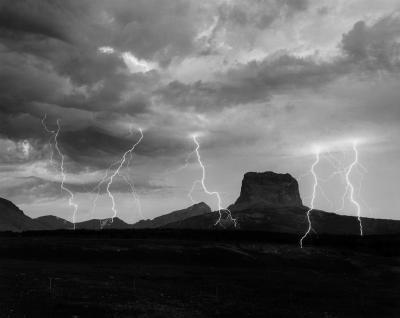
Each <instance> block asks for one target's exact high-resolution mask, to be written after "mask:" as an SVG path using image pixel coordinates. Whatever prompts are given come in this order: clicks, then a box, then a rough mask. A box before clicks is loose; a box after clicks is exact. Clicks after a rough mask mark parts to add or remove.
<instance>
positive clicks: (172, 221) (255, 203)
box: [0, 172, 400, 235]
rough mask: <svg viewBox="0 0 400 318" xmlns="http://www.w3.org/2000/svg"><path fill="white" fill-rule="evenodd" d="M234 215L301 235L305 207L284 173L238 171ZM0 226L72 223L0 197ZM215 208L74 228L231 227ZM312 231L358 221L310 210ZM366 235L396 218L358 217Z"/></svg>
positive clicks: (393, 226)
mask: <svg viewBox="0 0 400 318" xmlns="http://www.w3.org/2000/svg"><path fill="white" fill-rule="evenodd" d="M229 210H230V211H231V213H232V216H233V217H234V218H236V220H237V223H238V226H237V228H236V229H237V230H254V231H270V232H282V233H294V234H303V233H304V232H305V231H306V230H307V227H308V223H307V219H306V217H305V215H306V212H307V210H308V207H306V206H304V205H303V203H302V200H301V197H300V193H299V186H298V183H297V181H296V179H294V178H293V177H292V176H291V175H290V174H278V173H274V172H263V173H257V172H248V173H246V174H245V175H244V177H243V181H242V186H241V191H240V195H239V198H238V199H237V200H236V202H235V203H234V204H232V205H230V206H229ZM0 211H1V212H0V230H2V231H27V230H55V229H73V228H74V226H73V224H72V223H70V222H68V221H66V220H63V219H61V218H59V217H55V216H51V215H47V216H43V217H39V218H36V219H31V218H29V217H28V216H26V215H24V214H23V212H22V211H21V210H19V209H18V208H17V207H16V206H15V205H14V204H12V203H11V202H10V201H7V200H4V199H2V200H1V201H0ZM217 213H218V211H214V212H212V211H211V209H210V207H209V206H208V205H206V204H205V203H203V202H201V203H198V204H195V205H193V206H191V207H188V208H186V209H182V210H178V211H174V212H171V213H167V214H164V215H162V216H159V217H156V218H154V219H153V220H141V221H139V222H137V223H135V224H128V223H126V222H124V221H123V220H121V219H119V218H114V220H113V222H111V220H110V219H103V220H99V219H95V220H88V221H84V222H79V223H76V224H75V227H76V228H77V229H88V230H100V229H128V228H133V229H142V228H149V229H151V228H176V229H214V230H215V229H218V228H220V227H222V228H233V223H232V222H230V221H229V220H226V219H224V218H223V220H222V222H221V224H220V225H218V226H215V223H216V221H217V218H218V214H217ZM311 221H312V227H313V233H314V234H340V235H344V234H358V233H359V232H360V229H359V222H358V220H357V218H356V217H355V216H346V215H338V214H335V213H329V212H325V211H321V210H313V211H312V212H311ZM362 224H363V229H364V233H365V234H366V235H375V234H393V233H400V221H395V220H384V219H372V218H362Z"/></svg>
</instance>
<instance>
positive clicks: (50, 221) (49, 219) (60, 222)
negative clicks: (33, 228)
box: [34, 215, 74, 230]
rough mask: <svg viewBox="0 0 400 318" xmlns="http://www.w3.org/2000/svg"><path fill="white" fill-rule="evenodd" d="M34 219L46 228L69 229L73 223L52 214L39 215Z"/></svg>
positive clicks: (72, 226)
mask: <svg viewBox="0 0 400 318" xmlns="http://www.w3.org/2000/svg"><path fill="white" fill-rule="evenodd" d="M34 221H36V222H38V223H40V224H41V225H43V227H44V228H45V229H46V230H61V229H67V230H70V229H73V228H74V225H73V224H72V223H71V222H69V221H67V220H64V219H63V218H60V217H57V216H54V215H44V216H40V217H38V218H36V219H34Z"/></svg>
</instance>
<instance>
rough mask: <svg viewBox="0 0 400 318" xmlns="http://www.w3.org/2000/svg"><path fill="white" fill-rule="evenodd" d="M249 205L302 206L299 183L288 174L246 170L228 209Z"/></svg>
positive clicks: (237, 208)
mask: <svg viewBox="0 0 400 318" xmlns="http://www.w3.org/2000/svg"><path fill="white" fill-rule="evenodd" d="M251 206H264V207H276V208H280V207H302V206H303V203H302V201H301V197H300V193H299V185H298V183H297V181H296V179H295V178H293V177H292V176H291V175H290V174H288V173H286V174H279V173H274V172H270V171H268V172H261V173H258V172H247V173H246V174H245V175H244V177H243V181H242V188H241V190H240V196H239V198H238V199H237V200H236V202H235V204H233V205H232V206H231V207H230V209H233V210H240V209H244V208H249V207H251Z"/></svg>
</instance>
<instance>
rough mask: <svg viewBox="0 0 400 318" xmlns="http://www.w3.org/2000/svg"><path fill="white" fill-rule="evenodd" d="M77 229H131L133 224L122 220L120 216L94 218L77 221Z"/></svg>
mask: <svg viewBox="0 0 400 318" xmlns="http://www.w3.org/2000/svg"><path fill="white" fill-rule="evenodd" d="M75 227H76V229H84V230H101V229H130V228H131V227H132V225H130V224H128V223H126V222H124V221H122V220H121V219H120V218H117V217H116V218H114V219H111V218H109V219H92V220H88V221H84V222H79V223H75Z"/></svg>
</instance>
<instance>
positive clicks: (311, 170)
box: [300, 149, 320, 248]
mask: <svg viewBox="0 0 400 318" xmlns="http://www.w3.org/2000/svg"><path fill="white" fill-rule="evenodd" d="M319 161H320V150H319V149H316V152H315V161H314V163H313V164H312V165H311V169H310V172H311V174H312V176H313V178H314V184H313V191H312V197H311V203H310V208H309V209H308V211H307V221H308V228H307V231H306V233H305V234H304V235H303V236H302V238H301V239H300V247H301V248H303V240H304V239H305V238H306V237H307V235H308V234H310V232H311V230H312V225H311V219H310V214H311V211H312V210H314V203H315V198H316V195H317V188H318V177H317V174H316V172H315V167H316V166H317V165H318V164H319Z"/></svg>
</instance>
